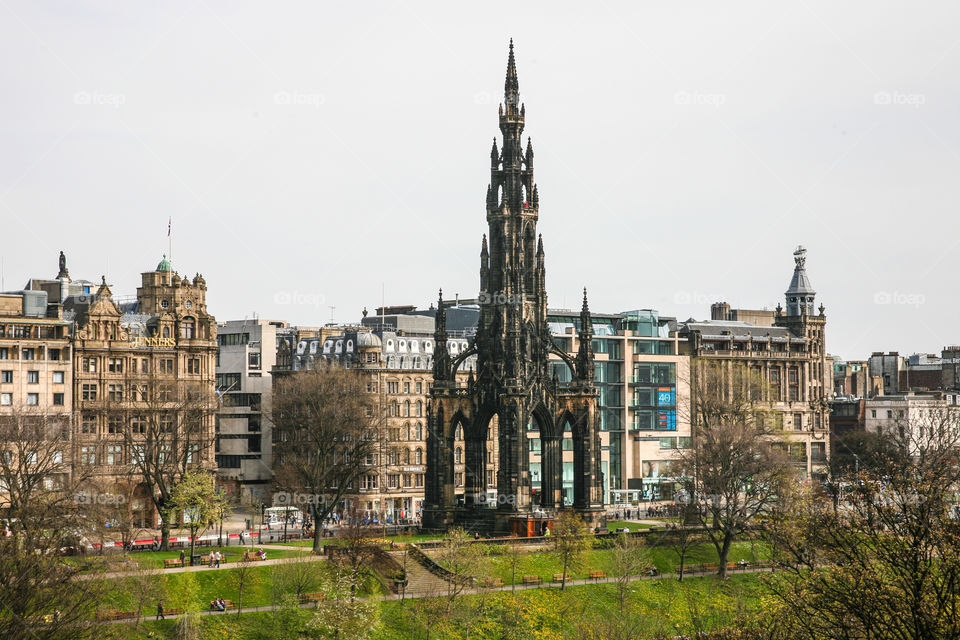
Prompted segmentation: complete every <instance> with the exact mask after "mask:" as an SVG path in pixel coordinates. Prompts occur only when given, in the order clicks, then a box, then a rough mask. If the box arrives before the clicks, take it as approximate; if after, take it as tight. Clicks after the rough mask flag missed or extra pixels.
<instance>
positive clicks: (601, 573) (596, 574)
mask: <svg viewBox="0 0 960 640" xmlns="http://www.w3.org/2000/svg"><path fill="white" fill-rule="evenodd" d="M606 577H607V573H606V572H605V571H591V572H590V579H591V580H599V579H600V578H606Z"/></svg>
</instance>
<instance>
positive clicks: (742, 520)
mask: <svg viewBox="0 0 960 640" xmlns="http://www.w3.org/2000/svg"><path fill="white" fill-rule="evenodd" d="M691 372H692V374H693V375H692V380H691V396H692V398H693V402H692V403H691V413H692V415H691V421H690V424H691V429H692V430H693V433H692V435H693V438H692V443H691V446H690V448H688V449H681V450H680V451H679V453H678V460H677V462H675V463H673V465H672V466H673V467H674V468H675V469H676V471H675V473H674V474H673V475H674V476H675V477H680V478H682V484H683V488H684V493H685V495H686V497H687V498H688V499H690V500H692V501H693V504H695V505H697V506H698V509H697V513H698V515H699V519H700V523H701V525H703V526H704V527H705V534H706V536H707V538H708V539H709V540H710V542H711V543H713V546H714V547H715V548H716V551H717V556H718V558H719V575H720V577H721V578H722V579H725V578H726V576H727V562H728V559H729V555H730V547H731V545H732V544H733V542H734V540H736V539H737V537H738V536H740V535H741V534H742V533H743V532H744V531H745V530H746V529H747V528H748V527H749V526H750V525H751V524H752V523H754V521H755V518H756V517H757V516H758V515H760V514H764V513H770V512H771V511H772V510H774V509H775V508H776V507H777V505H778V500H779V499H780V498H781V497H782V496H784V495H785V494H787V493H788V492H789V490H790V487H791V485H792V484H793V483H794V482H795V481H796V480H795V474H794V471H793V469H792V467H791V465H790V463H789V460H788V459H787V458H786V456H785V455H784V454H783V453H782V452H781V451H780V449H778V447H777V443H776V442H775V437H776V433H775V431H774V429H773V428H772V427H771V426H768V424H767V423H768V422H771V420H770V415H769V412H768V406H767V404H766V403H765V402H764V400H763V398H764V395H765V394H764V383H763V381H762V380H761V379H760V378H759V376H758V375H756V374H754V373H753V372H751V371H750V370H749V369H747V367H746V366H745V365H741V364H739V363H717V362H700V363H698V364H697V365H696V366H694V367H692V368H691Z"/></svg>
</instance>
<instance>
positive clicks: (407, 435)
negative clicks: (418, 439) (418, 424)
mask: <svg viewBox="0 0 960 640" xmlns="http://www.w3.org/2000/svg"><path fill="white" fill-rule="evenodd" d="M404 436H406V438H405V439H406V440H410V425H409V424H408V425H406V428H405V429H404Z"/></svg>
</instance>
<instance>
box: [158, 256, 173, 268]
mask: <svg viewBox="0 0 960 640" xmlns="http://www.w3.org/2000/svg"><path fill="white" fill-rule="evenodd" d="M157 271H167V272H169V271H173V265H171V264H170V261H169V260H167V254H163V260H161V261H160V264H158V265H157Z"/></svg>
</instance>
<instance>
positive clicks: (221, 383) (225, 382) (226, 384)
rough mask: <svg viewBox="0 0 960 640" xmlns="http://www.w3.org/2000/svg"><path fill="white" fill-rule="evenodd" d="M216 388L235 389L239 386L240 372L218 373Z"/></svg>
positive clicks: (223, 389)
mask: <svg viewBox="0 0 960 640" xmlns="http://www.w3.org/2000/svg"><path fill="white" fill-rule="evenodd" d="M217 388H218V389H220V390H221V391H236V390H237V389H239V388H240V374H239V373H218V374H217Z"/></svg>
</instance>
